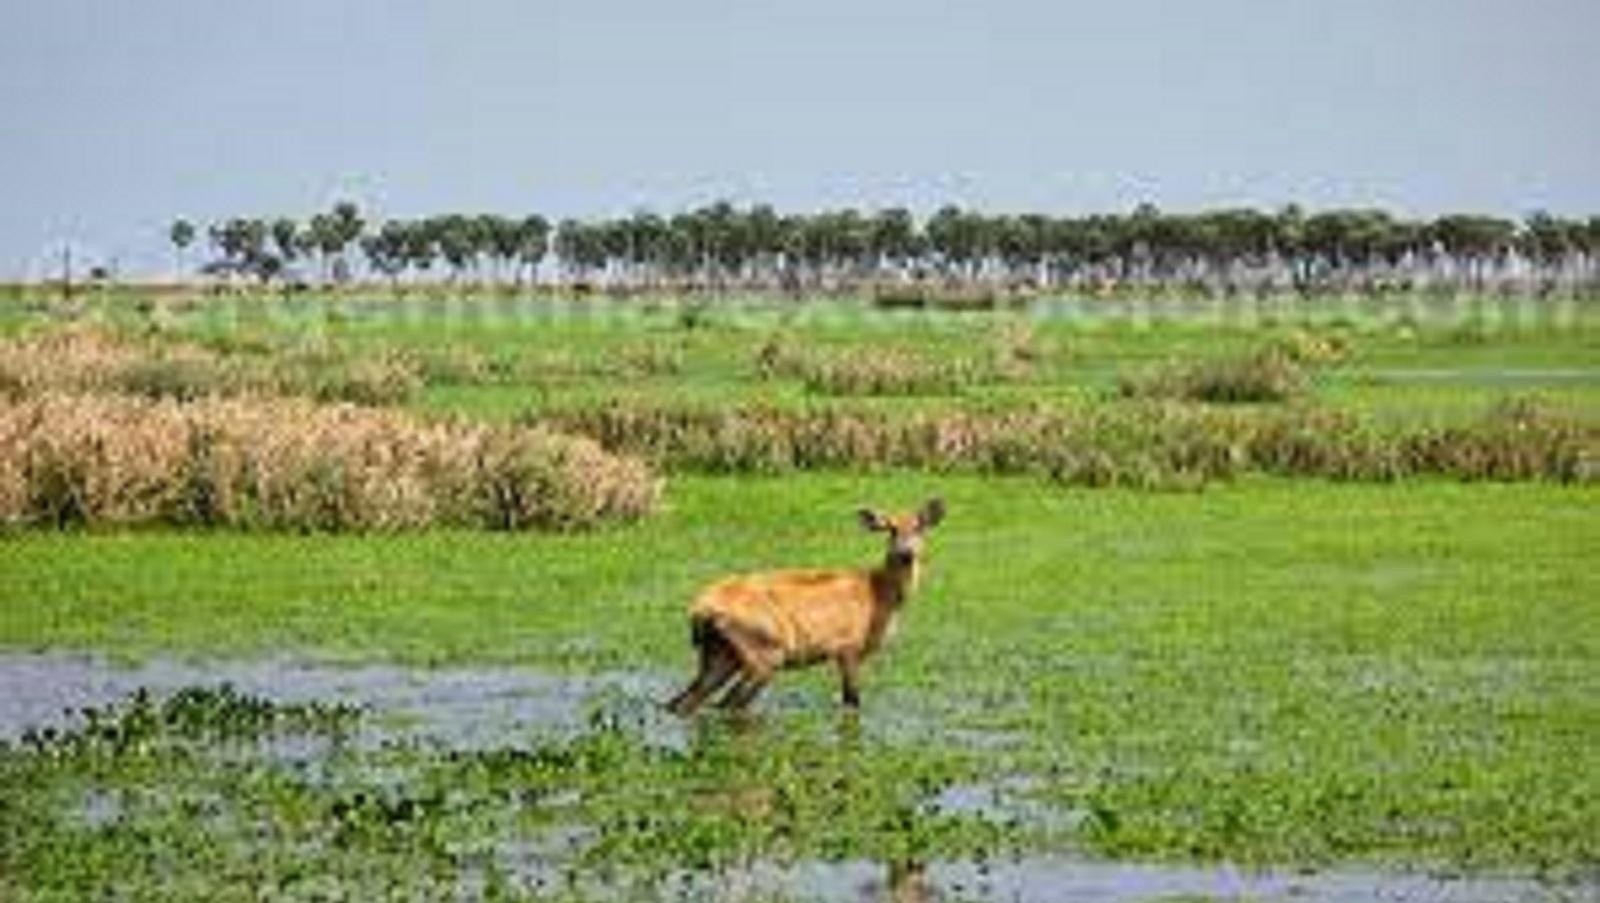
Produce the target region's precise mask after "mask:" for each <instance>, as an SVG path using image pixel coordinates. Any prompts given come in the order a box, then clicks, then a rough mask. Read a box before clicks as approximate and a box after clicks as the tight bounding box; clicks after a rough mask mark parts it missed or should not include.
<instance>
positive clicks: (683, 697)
mask: <svg viewBox="0 0 1600 903" xmlns="http://www.w3.org/2000/svg"><path fill="white" fill-rule="evenodd" d="M694 643H695V645H696V646H697V647H699V649H700V671H699V673H697V674H696V675H695V676H694V679H693V680H691V681H690V682H689V685H688V686H687V687H684V688H683V692H681V693H679V694H678V695H677V696H674V697H673V698H672V700H671V701H669V702H668V703H667V709H668V710H669V711H671V712H673V713H674V714H678V715H692V714H694V711H695V710H696V709H698V708H700V706H701V705H702V704H704V703H705V701H706V697H708V696H710V695H711V694H713V693H715V692H717V691H718V690H720V689H722V687H723V685H724V684H726V683H727V682H728V681H729V680H731V679H733V676H734V674H736V673H738V671H739V658H738V656H737V655H736V654H735V653H734V650H733V646H732V645H730V644H729V643H728V641H727V638H726V637H724V636H723V635H722V634H721V632H719V631H718V630H717V629H716V628H715V627H713V626H712V625H710V624H705V623H702V622H697V623H696V624H695V625H694Z"/></svg>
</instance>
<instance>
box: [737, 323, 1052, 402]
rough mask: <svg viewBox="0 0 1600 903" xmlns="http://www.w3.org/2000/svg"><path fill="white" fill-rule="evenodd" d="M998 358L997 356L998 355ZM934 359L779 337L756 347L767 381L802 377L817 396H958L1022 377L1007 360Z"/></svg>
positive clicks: (758, 364)
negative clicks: (824, 346) (818, 345)
mask: <svg viewBox="0 0 1600 903" xmlns="http://www.w3.org/2000/svg"><path fill="white" fill-rule="evenodd" d="M997 355H998V352H997ZM1001 363H1002V362H1001V361H1000V360H999V359H998V356H997V359H996V361H995V362H993V363H991V362H990V361H984V360H977V359H973V358H967V357H957V356H951V357H947V358H934V357H930V356H928V355H924V354H919V353H917V352H914V351H909V350H905V349H900V348H882V347H879V348H850V349H828V350H824V349H807V348H799V347H796V346H794V345H793V344H792V343H791V342H790V341H789V340H787V339H785V338H784V337H781V336H773V337H771V338H769V339H767V340H766V341H765V342H763V343H762V344H761V346H760V347H758V348H757V349H756V354H755V366H756V372H757V374H758V375H760V377H761V378H763V379H780V378H787V379H798V380H799V381H800V382H801V383H802V384H804V386H805V388H806V391H808V392H811V393H812V394H816V395H840V396H842V395H875V396H891V395H894V396H909V395H956V394H960V393H961V392H963V391H964V390H966V389H967V388H968V387H970V386H974V385H977V384H980V383H986V382H997V381H1001V380H1006V379H1015V378H1019V377H1020V376H1021V375H1022V373H1023V371H1024V368H1023V367H1021V366H1018V362H1017V361H1016V360H1013V359H1008V360H1006V361H1004V362H1003V363H1004V364H1005V366H1001Z"/></svg>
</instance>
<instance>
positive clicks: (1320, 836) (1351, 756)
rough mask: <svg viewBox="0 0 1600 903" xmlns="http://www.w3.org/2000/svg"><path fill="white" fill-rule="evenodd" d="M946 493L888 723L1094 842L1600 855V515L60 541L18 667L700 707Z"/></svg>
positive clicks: (1397, 492) (997, 515)
mask: <svg viewBox="0 0 1600 903" xmlns="http://www.w3.org/2000/svg"><path fill="white" fill-rule="evenodd" d="M933 491H938V492H941V493H943V494H944V496H945V497H946V498H947V499H948V501H949V505H950V510H951V516H950V518H949V521H948V522H947V524H946V525H945V526H943V527H941V529H940V531H939V532H938V533H937V534H936V535H935V537H934V540H933V548H932V556H933V558H932V564H931V574H930V577H929V580H928V584H927V586H926V589H925V592H924V593H923V594H922V595H921V596H919V597H918V598H917V599H916V600H915V601H914V603H913V607H912V608H911V609H910V612H909V614H908V615H907V618H906V622H905V624H904V626H903V629H902V632H901V636H900V639H899V641H898V644H897V645H896V646H895V647H894V648H892V649H891V651H889V652H888V653H886V654H885V655H884V656H883V657H882V658H880V659H877V660H875V661H873V662H872V663H871V664H870V665H869V668H868V682H867V688H866V709H865V712H864V714H863V719H864V720H865V721H868V722H869V723H870V722H875V721H876V722H882V723H887V724H896V723H902V724H906V725H908V727H907V729H908V730H910V731H912V732H913V733H914V734H918V735H923V736H933V737H946V738H951V739H947V740H946V741H945V742H943V743H941V744H938V746H939V748H940V750H941V753H949V754H951V755H954V756H956V757H957V760H959V761H961V762H965V763H966V765H965V767H966V768H967V769H969V770H970V771H972V772H974V773H977V774H987V775H990V776H998V775H1002V774H1017V775H1023V776H1027V777H1028V778H1029V779H1030V780H1031V781H1033V783H1032V784H1031V785H1030V786H1032V787H1033V790H1032V791H1030V792H1031V793H1033V794H1035V795H1037V797H1038V798H1039V799H1041V800H1043V801H1045V802H1047V803H1049V804H1050V805H1053V806H1056V807H1058V808H1059V810H1060V811H1061V812H1063V813H1078V815H1077V816H1075V817H1077V818H1079V819H1080V822H1079V824H1078V827H1077V828H1076V829H1075V830H1074V831H1073V832H1072V837H1073V838H1074V839H1073V841H1072V842H1074V843H1081V844H1087V845H1088V846H1090V847H1091V848H1094V849H1098V850H1100V851H1102V852H1106V853H1110V854H1113V855H1119V856H1122V855H1126V856H1137V857H1157V858H1166V857H1179V858H1186V857H1199V858H1201V859H1219V858H1225V859H1233V860H1244V861H1262V862H1290V863H1306V864H1315V863H1325V862H1333V861H1344V860H1350V859H1356V860H1377V861H1382V862H1404V863H1416V862H1443V863H1450V864H1452V865H1456V866H1462V867H1468V868H1472V867H1523V868H1549V869H1556V870H1560V869H1562V868H1572V867H1578V866H1581V865H1582V864H1584V863H1592V862H1593V861H1594V860H1595V859H1596V857H1597V856H1600V848H1597V847H1596V846H1595V838H1600V771H1597V769H1596V766H1595V764H1594V763H1595V761H1596V760H1595V759H1594V757H1593V756H1592V755H1589V754H1588V753H1589V751H1591V750H1592V749H1593V748H1594V747H1595V746H1596V745H1597V744H1600V703H1597V700H1600V671H1597V670H1596V668H1595V666H1594V662H1595V661H1596V660H1597V657H1600V618H1596V617H1595V611H1594V601H1593V600H1595V599H1597V598H1600V574H1597V572H1596V571H1595V570H1594V568H1593V567H1592V566H1591V557H1592V553H1593V549H1594V548H1595V543H1596V540H1597V539H1600V514H1597V512H1600V507H1597V505H1596V502H1597V501H1600V495H1597V494H1596V491H1595V490H1594V489H1592V488H1587V489H1586V488H1570V487H1568V488H1561V487H1551V486H1544V485H1515V486H1511V485H1506V486H1498V485H1490V486H1481V485H1474V486H1465V485H1456V484H1447V483H1437V482H1423V483H1417V484H1411V485H1407V486H1401V487H1370V486H1335V485H1327V484H1322V483H1316V482H1306V481H1301V482H1277V481H1248V482H1245V483H1242V484H1237V485H1234V486H1231V487H1227V488H1222V489H1214V490H1210V491H1207V492H1203V493H1193V494H1158V493H1139V492H1125V491H1066V490H1062V491H1050V492H1040V491H1039V490H1038V487H1037V486H1036V485H1035V484H1032V483H1028V482H1025V481H1008V480H978V479H970V478H961V479H950V478H942V479H938V480H933V479H930V478H926V477H921V476H915V475H890V476H880V477H870V478H859V479H858V478H850V477H842V476H806V477H795V478H789V479H784V480H735V479H694V478H681V479H678V480H676V481H675V482H674V483H673V486H672V489H671V491H670V494H669V505H668V511H667V513H665V514H664V515H662V516H660V517H658V518H656V519H655V520H653V521H652V522H649V523H648V524H646V525H644V526H640V527H637V528H632V529H627V530H615V531H606V532H601V533H598V534H594V535H588V536H579V537H571V536H554V537H552V536H507V535H492V534H482V533H424V534H411V535H405V536H378V537H360V536H314V537H299V536H282V535H239V534H222V533H217V534H209V535H208V534H198V533H184V534H171V533H137V534H120V535H58V534H28V535H22V536H16V537H13V538H11V539H8V540H7V541H6V545H5V547H4V553H5V557H6V567H5V568H4V569H3V571H0V600H3V601H0V604H3V605H4V607H5V612H6V616H5V617H4V619H0V643H3V644H4V645H6V646H10V647H21V648H29V647H45V646H48V647H82V648H89V649H96V650H101V651H106V652H112V653H122V654H130V655H136V656H137V655H145V654H150V653H156V652H161V653H171V654H178V655H196V656H217V655H250V654H267V653H281V652H283V651H284V650H293V651H295V652H298V653H303V654H306V655H309V656H313V657H329V658H334V659H341V660H365V659H380V660H401V661H408V662H417V663H432V664H440V663H485V662H504V663H513V664H517V665H522V666H527V667H535V668H555V669H566V670H574V671H580V672H588V671H615V670H624V671H633V672H641V673H643V674H644V675H646V681H647V683H648V684H649V685H651V686H659V687H660V692H661V693H663V694H664V693H666V692H667V691H668V690H669V689H670V686H671V684H672V683H674V682H675V680H676V679H678V678H680V677H681V676H683V675H686V673H687V671H688V666H689V651H688V648H687V645H686V639H685V626H684V620H683V614H682V612H683V606H684V604H685V602H686V601H687V600H688V598H689V597H690V595H691V594H692V592H693V591H694V589H695V588H696V587H697V586H698V585H700V584H701V583H702V582H704V581H706V580H708V579H711V578H713V577H715V576H717V575H720V574H723V573H726V572H728V571H733V570H739V569H745V568H761V567H768V566H777V565H784V564H829V563H838V564H848V563H851V562H865V561H868V560H870V559H872V558H873V557H874V555H875V554H876V552H877V550H876V548H875V545H876V540H875V539H874V538H873V537H871V536H868V535H866V534H862V533H860V532H859V531H857V530H856V529H855V528H854V526H853V519H852V516H851V511H852V510H853V508H854V506H855V505H856V504H858V503H860V502H878V503H882V504H899V505H910V504H913V503H915V502H916V501H917V500H918V499H920V498H921V497H922V496H923V495H925V494H927V493H929V492H933ZM834 692H835V691H834V688H833V687H832V684H831V675H829V674H827V673H825V672H824V671H814V672H807V673H805V674H802V675H792V676H785V677H784V678H783V679H782V681H781V685H780V689H779V690H778V692H777V693H776V694H775V695H774V697H773V698H771V699H769V700H768V701H767V703H768V705H767V708H768V709H769V711H770V712H771V717H772V718H774V719H776V720H777V721H778V722H779V723H780V724H781V723H782V722H784V721H786V720H791V721H793V722H794V724H796V725H804V724H806V723H807V720H808V719H813V718H815V717H816V716H817V715H818V714H819V713H827V712H829V711H831V710H832V708H833V706H834V705H835V703H834V701H833V697H834ZM779 730H782V728H779ZM884 754H885V755H891V753H889V752H885V753H884ZM906 754H907V753H905V752H904V751H903V750H902V751H899V752H894V753H892V755H894V756H903V755H906ZM650 767H655V766H650ZM612 804H614V805H619V806H625V805H627V803H626V801H625V800H614V801H613V803H612ZM637 804H639V805H643V801H642V800H641V801H638V802H637ZM863 817H866V816H863ZM1033 836H1034V835H1033V834H1032V833H1030V832H1029V831H1028V830H1023V829H1019V830H1018V832H1017V834H1016V837H1015V840H1016V841H1017V842H1019V843H1024V844H1026V843H1030V842H1036V841H1030V840H1029V839H1028V838H1030V837H1033Z"/></svg>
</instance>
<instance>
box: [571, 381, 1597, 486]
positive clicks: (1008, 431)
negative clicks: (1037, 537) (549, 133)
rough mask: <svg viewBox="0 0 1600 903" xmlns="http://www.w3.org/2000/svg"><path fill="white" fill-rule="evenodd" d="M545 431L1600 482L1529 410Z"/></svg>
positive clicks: (817, 456) (1131, 473)
mask: <svg viewBox="0 0 1600 903" xmlns="http://www.w3.org/2000/svg"><path fill="white" fill-rule="evenodd" d="M541 422H547V423H549V424H550V425H552V426H554V427H555V428H557V429H561V430H566V431H572V432H578V433H582V434H585V435H589V436H593V437H594V438H595V439H597V440H598V441H600V442H601V443H602V444H603V445H605V446H606V447H607V448H612V449H616V450H621V451H626V452H629V453H632V454H638V455H642V456H644V457H646V458H649V459H650V460H653V461H655V462H657V463H658V464H659V465H661V466H664V467H667V468H670V469H678V470H688V471H705V472H712V473H784V472H787V471H793V470H825V469H867V470H871V469H878V468H889V467H910V468H918V469H926V470H933V471H968V472H977V473H991V474H1035V475H1039V476H1044V477H1048V478H1049V479H1052V480H1055V481H1059V482H1062V483H1069V484H1073V485H1085V486H1110V485H1129V486H1143V487H1192V486H1198V485H1203V484H1205V483H1207V482H1210V481H1214V480H1219V479H1228V478H1231V477H1233V476H1236V475H1238V474H1241V473H1247V472H1258V473H1271V474H1278V475H1283V476H1294V477H1320V478H1329V479H1347V480H1375V481H1376V480H1393V479H1400V478H1403V477H1408V476H1415V475H1428V474H1433V475H1442V476H1449V477H1455V478H1459V479H1468V480H1474V479H1493V480H1535V479H1546V480H1554V481H1561V482H1585V481H1591V480H1593V479H1595V478H1596V475H1597V468H1596V466H1595V462H1596V461H1597V460H1600V429H1597V428H1596V427H1595V426H1594V425H1593V424H1589V423H1586V422H1581V421H1577V420H1574V419H1572V418H1570V417H1565V416H1561V415H1558V414H1556V413H1554V412H1549V411H1544V410H1542V409H1541V410H1539V411H1537V412H1536V413H1529V412H1528V411H1527V410H1525V409H1524V408H1523V407H1520V406H1514V410H1513V412H1512V413H1509V414H1508V413H1506V412H1504V411H1501V412H1495V413H1492V414H1490V415H1489V416H1488V417H1486V418H1484V419H1483V420H1482V421H1480V422H1477V423H1473V424H1469V425H1465V426H1457V427H1448V428H1438V427H1412V428H1404V427H1395V426H1382V425H1379V424H1377V423H1374V422H1372V421H1370V420H1368V419H1366V418H1363V417H1360V416H1357V415H1355V414H1351V413H1346V412H1340V411H1333V410H1327V409H1322V408H1316V407H1305V406H1290V407H1287V408H1268V409H1231V408H1208V407H1196V406H1193V405H1186V404H1181V403H1173V402H1159V401H1158V402H1138V403H1135V404H1130V405H1091V406H1087V407H1081V408H1070V409H1026V410H1015V411H989V412H983V411H946V412H942V413H933V412H923V413H913V414H905V413H900V414H888V413H885V412H883V411H871V410H849V409H846V408H840V407H827V406H824V407H815V408H810V409H798V410H792V409H780V408H772V407H761V406H751V407H741V408H729V409H702V408H689V407H649V406H639V405H630V404H627V403H620V402H619V403H614V404H606V405H600V406H596V407H591V408H584V409H581V410H575V411H568V412H555V413H547V414H544V415H542V421H541Z"/></svg>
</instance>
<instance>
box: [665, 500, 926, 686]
mask: <svg viewBox="0 0 1600 903" xmlns="http://www.w3.org/2000/svg"><path fill="white" fill-rule="evenodd" d="M858 516H859V517H860V518H861V525H862V526H863V527H865V528H866V529H868V530H872V531H875V532H880V533H885V534H887V539H888V544H889V547H888V550H887V552H886V553H885V555H884V559H883V564H881V565H879V566H877V567H875V568H855V569H844V570H785V571H767V572H763V573H757V574H745V575H741V576H737V577H727V578H724V579H722V580H719V581H717V582H716V583H713V584H711V585H710V586H708V587H706V588H705V589H704V590H702V591H701V593H700V594H699V595H698V596H697V597H695V600H694V602H693V603H692V604H691V605H690V606H689V627H690V637H691V639H692V640H693V642H694V645H695V647H696V648H697V649H698V650H699V654H700V672H699V673H698V674H696V675H695V678H694V680H692V681H690V683H689V686H687V687H685V688H684V690H683V692H682V693H679V694H678V695H677V696H676V697H674V698H673V699H672V701H671V702H669V703H667V707H668V708H670V709H671V710H672V711H674V712H677V713H678V714H680V715H688V714H691V713H692V712H694V710H695V709H698V708H699V707H700V706H701V704H702V703H704V702H705V701H706V698H707V697H709V696H710V695H711V694H713V693H716V692H717V691H718V690H720V689H722V688H723V687H724V686H728V687H729V688H728V690H727V692H726V693H725V694H724V695H723V696H722V698H721V699H720V700H718V705H721V706H723V707H727V708H736V709H737V708H743V707H745V706H746V705H749V704H750V701H751V700H752V699H754V698H755V697H756V695H757V694H758V693H760V692H761V691H762V689H764V688H765V687H766V685H767V684H768V683H769V682H770V681H771V680H772V677H773V675H774V674H775V673H776V672H777V671H778V670H779V669H780V668H798V667H804V666H806V665H813V664H817V663H818V662H823V661H832V662H833V663H834V664H835V665H836V666H837V667H838V669H839V680H840V683H841V684H842V688H843V689H842V696H843V699H844V704H845V705H847V706H850V707H851V708H856V707H858V706H859V705H860V704H861V691H860V683H859V672H860V668H861V663H862V662H863V661H864V660H866V658H867V657H868V656H870V655H871V654H872V653H874V652H876V651H877V650H878V648H879V647H880V646H882V645H883V643H884V641H885V640H886V639H887V638H888V637H889V635H890V634H891V632H892V631H893V629H894V622H895V617H896V616H897V615H898V614H899V613H900V609H901V607H902V606H904V605H905V603H906V600H907V599H909V598H910V596H911V593H912V592H913V591H914V590H915V589H916V587H917V578H918V576H919V572H920V570H921V567H922V546H923V539H924V537H925V536H926V535H927V532H928V531H929V530H931V529H933V528H934V527H935V526H936V525H938V523H939V521H941V520H943V519H944V502H943V501H941V500H939V499H930V500H929V501H928V502H927V503H926V504H925V505H923V506H922V509H921V510H920V511H917V512H916V513H915V514H901V515H892V516H886V515H882V514H879V513H877V512H876V511H873V510H871V509H868V508H863V509H861V510H860V511H859V512H858ZM736 677H737V680H735V678H736ZM730 684H731V686H730Z"/></svg>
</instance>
